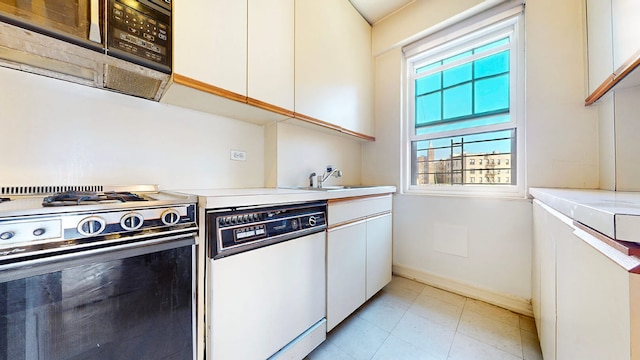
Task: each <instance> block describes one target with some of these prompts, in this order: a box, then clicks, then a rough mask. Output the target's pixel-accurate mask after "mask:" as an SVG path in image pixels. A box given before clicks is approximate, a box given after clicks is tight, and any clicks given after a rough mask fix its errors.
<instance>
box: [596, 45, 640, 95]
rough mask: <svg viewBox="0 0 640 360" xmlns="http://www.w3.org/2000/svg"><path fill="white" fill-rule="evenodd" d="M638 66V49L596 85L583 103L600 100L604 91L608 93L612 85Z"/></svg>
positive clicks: (639, 64)
mask: <svg viewBox="0 0 640 360" xmlns="http://www.w3.org/2000/svg"><path fill="white" fill-rule="evenodd" d="M638 66H640V51H638V52H637V53H635V54H634V55H633V56H632V57H631V58H630V59H629V60H627V62H625V63H624V64H622V66H620V67H619V68H618V70H616V71H614V72H613V74H611V75H609V77H607V78H606V79H605V80H604V81H603V82H602V84H600V86H598V87H597V88H596V89H595V90H594V91H593V92H592V93H591V94H590V95H589V96H588V97H587V98H586V99H585V100H584V105H585V106H589V105H592V104H593V103H595V102H596V101H598V100H600V98H601V97H603V96H604V95H605V94H606V93H608V92H609V91H610V90H611V89H613V87H615V86H616V85H618V84H619V83H620V82H622V80H624V78H625V77H626V76H627V75H629V74H630V73H631V72H632V71H633V70H635V69H636V68H637V67H638Z"/></svg>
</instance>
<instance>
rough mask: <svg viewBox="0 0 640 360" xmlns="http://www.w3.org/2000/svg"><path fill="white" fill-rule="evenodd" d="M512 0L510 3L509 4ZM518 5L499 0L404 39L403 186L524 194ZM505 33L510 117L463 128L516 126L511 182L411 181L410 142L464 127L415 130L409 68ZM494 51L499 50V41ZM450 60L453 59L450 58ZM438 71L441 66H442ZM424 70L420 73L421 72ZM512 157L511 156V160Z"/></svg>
mask: <svg viewBox="0 0 640 360" xmlns="http://www.w3.org/2000/svg"><path fill="white" fill-rule="evenodd" d="M514 4H515V5H514ZM523 10H524V7H523V6H522V4H521V2H516V1H510V2H507V3H506V4H503V6H498V7H497V8H494V9H490V10H488V11H486V12H485V13H482V14H479V15H477V16H475V17H473V18H470V19H468V20H466V21H463V22H462V23H459V24H456V25H453V26H452V27H451V28H448V29H445V30H443V31H440V32H437V33H435V34H432V35H430V36H428V37H427V38H424V39H422V40H419V41H417V42H416V43H414V44H411V45H408V46H406V47H405V48H404V49H403V52H404V54H405V65H404V66H405V71H406V74H407V75H406V76H405V80H404V81H405V82H406V83H405V86H404V89H405V98H406V99H407V101H406V106H405V110H404V116H403V119H405V121H404V126H403V129H404V131H403V141H402V146H403V150H402V153H403V154H404V155H403V157H404V161H403V192H404V193H408V194H412V193H413V194H425V193H426V194H442V195H464V196H496V197H524V196H526V192H525V189H526V184H525V179H526V176H525V175H526V173H525V171H526V169H525V136H524V134H525V126H524V125H525V115H524V114H525V112H524V100H525V75H524V72H525V67H524V61H525V57H524V15H523ZM506 35H508V36H510V45H509V49H510V64H511V68H510V106H509V109H510V110H509V114H510V121H509V122H505V123H501V124H494V125H486V126H479V127H474V128H469V129H471V130H470V131H469V130H466V134H474V133H481V132H490V131H499V130H505V129H512V128H513V129H516V157H515V158H516V161H515V169H516V185H508V184H502V185H486V186H481V185H472V184H465V185H460V184H453V185H436V184H426V185H412V184H411V182H412V178H411V175H412V174H411V171H412V164H411V161H412V142H413V141H420V140H428V139H436V138H446V137H451V136H463V135H464V134H465V130H454V131H444V132H440V133H436V134H434V133H431V134H427V135H415V119H414V116H415V111H414V108H413V106H414V103H415V93H414V92H415V82H414V75H415V73H414V69H415V68H416V67H419V66H420V65H426V63H430V62H432V61H433V60H436V59H437V58H439V57H442V58H446V57H447V54H451V55H454V54H455V53H459V52H461V50H463V49H466V48H467V47H469V45H470V44H472V45H471V47H476V46H477V44H479V43H480V42H483V43H484V42H490V41H493V40H498V39H499V38H500V37H501V36H502V37H505V36H506ZM499 49H500V51H502V50H504V49H503V48H502V47H500V48H499ZM452 64H453V65H455V62H453V63H452ZM438 71H442V68H441V69H439V70H438ZM423 75H424V72H421V73H420V76H423ZM511 163H512V162H511Z"/></svg>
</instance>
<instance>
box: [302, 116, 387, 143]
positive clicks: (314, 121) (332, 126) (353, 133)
mask: <svg viewBox="0 0 640 360" xmlns="http://www.w3.org/2000/svg"><path fill="white" fill-rule="evenodd" d="M293 117H295V118H296V119H298V120H302V121H305V122H308V123H310V124H314V125H318V126H322V127H324V128H326V129H331V130H336V131H339V132H341V133H343V134H347V135H351V136H353V137H356V138H359V139H362V140H366V141H376V138H375V137H374V136H370V135H365V134H362V133H359V132H357V131H352V130H348V129H345V128H343V127H341V126H338V125H335V124H332V123H328V122H326V121H322V120H320V119H316V118H314V117H311V116H308V115H304V114H300V113H294V116H293Z"/></svg>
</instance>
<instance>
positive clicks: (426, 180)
mask: <svg viewBox="0 0 640 360" xmlns="http://www.w3.org/2000/svg"><path fill="white" fill-rule="evenodd" d="M511 7H512V8H513V5H511ZM501 11H504V9H503V10H501ZM514 13H515V14H516V16H513V14H514ZM503 14H505V13H503ZM494 16H495V14H494V13H492V16H487V18H488V19H495V17H494ZM520 18H521V8H519V7H518V11H514V10H511V11H510V12H507V13H506V14H505V15H503V17H502V20H501V21H500V22H498V23H491V24H488V23H489V22H490V20H487V21H484V22H480V24H481V25H478V23H477V22H470V23H468V24H464V26H462V25H461V28H460V30H458V31H457V32H455V31H451V32H449V33H447V34H448V35H449V36H445V35H447V34H445V35H442V36H444V38H445V40H443V39H442V36H440V37H439V36H437V35H438V34H434V35H433V36H431V37H429V38H427V39H423V40H421V41H419V42H417V43H416V44H413V45H409V46H408V47H406V48H405V49H404V52H405V56H406V60H407V70H408V92H409V96H408V97H407V99H408V104H407V105H408V106H407V108H408V110H409V111H408V120H409V124H408V126H407V130H408V134H407V145H406V146H407V151H408V154H409V158H410V160H411V161H410V162H408V163H409V164H410V165H408V167H407V169H406V170H405V171H406V173H407V179H408V180H407V182H406V183H407V185H406V186H407V188H408V190H409V191H412V190H419V191H421V190H426V191H441V190H445V191H452V190H454V191H462V192H469V191H471V192H473V191H485V190H486V189H487V185H483V186H479V185H470V184H471V183H476V182H475V181H472V180H471V179H472V178H471V177H470V176H467V174H472V173H473V172H472V171H473V170H471V171H468V170H470V169H465V164H468V165H475V159H478V157H484V160H485V167H484V168H483V169H485V170H486V171H485V173H486V174H489V172H491V176H490V177H489V176H486V177H485V178H484V181H483V179H482V177H480V178H479V181H478V183H483V184H487V183H488V184H501V187H502V188H501V189H498V190H496V191H497V192H511V193H521V192H522V191H523V190H522V189H523V186H522V185H521V184H518V183H516V180H517V177H516V176H512V177H511V179H512V180H513V181H512V182H509V181H508V180H506V181H505V182H501V181H500V180H498V181H495V179H494V178H493V173H494V171H499V170H498V169H497V168H496V166H495V164H496V160H498V161H497V164H498V165H501V160H503V159H504V165H503V166H501V167H500V169H505V170H507V171H508V170H513V172H514V174H515V173H517V168H516V164H519V163H521V161H518V160H519V159H518V158H517V154H518V148H519V147H520V146H521V143H522V140H520V139H522V136H523V134H522V133H523V127H522V126H521V122H522V121H520V118H521V117H522V116H520V112H521V110H520V109H519V104H521V103H522V100H521V99H522V93H523V91H522V90H523V84H522V81H521V79H523V76H522V71H523V67H522V65H521V64H520V62H521V61H522V45H521V44H520V41H519V39H520V38H521V36H522V35H521V32H522V29H521V27H520V26H519V22H520V21H521V20H520ZM491 21H493V20H491ZM452 32H453V33H454V34H460V35H458V36H452V35H451V33H452ZM482 160H483V159H481V158H480V159H478V160H477V164H478V165H482V164H483V161H482ZM510 160H513V161H510ZM510 163H511V165H509V164H510ZM489 166H491V167H489ZM480 173H481V174H482V170H480ZM506 179H508V178H506ZM476 184H477V183H476ZM505 184H506V185H507V186H505ZM494 190H495V189H494Z"/></svg>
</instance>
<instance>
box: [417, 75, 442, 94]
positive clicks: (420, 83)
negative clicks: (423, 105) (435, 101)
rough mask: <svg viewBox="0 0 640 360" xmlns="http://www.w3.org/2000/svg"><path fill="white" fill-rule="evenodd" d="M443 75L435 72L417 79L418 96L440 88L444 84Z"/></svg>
mask: <svg viewBox="0 0 640 360" xmlns="http://www.w3.org/2000/svg"><path fill="white" fill-rule="evenodd" d="M441 77H442V73H435V74H432V75H429V76H425V77H423V78H420V79H416V96H420V95H423V94H426V93H429V92H432V91H436V90H439V89H440V88H441V86H442V85H441V84H440V78H441Z"/></svg>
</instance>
